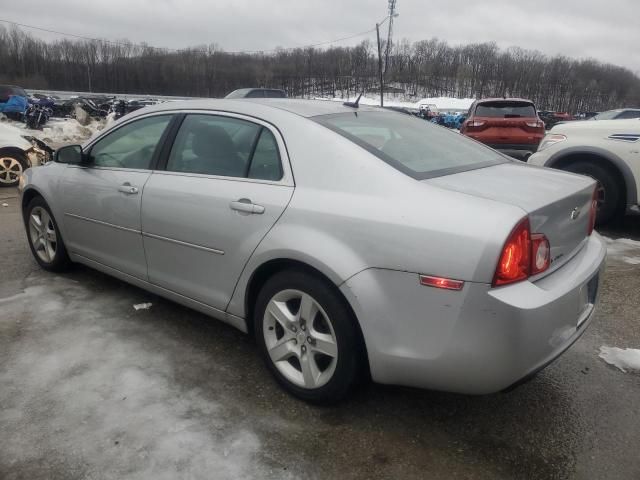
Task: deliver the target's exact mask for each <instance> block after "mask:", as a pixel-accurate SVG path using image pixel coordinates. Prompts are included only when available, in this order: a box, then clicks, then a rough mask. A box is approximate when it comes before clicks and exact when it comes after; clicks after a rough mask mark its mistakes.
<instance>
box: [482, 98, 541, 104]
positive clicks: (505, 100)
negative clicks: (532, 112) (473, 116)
mask: <svg viewBox="0 0 640 480" xmlns="http://www.w3.org/2000/svg"><path fill="white" fill-rule="evenodd" d="M485 102H526V103H533V102H532V101H531V100H529V99H526V98H483V99H481V100H477V103H485Z"/></svg>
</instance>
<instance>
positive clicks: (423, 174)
mask: <svg viewBox="0 0 640 480" xmlns="http://www.w3.org/2000/svg"><path fill="white" fill-rule="evenodd" d="M312 119H313V120H315V121H316V122H318V123H320V124H321V125H324V126H325V127H327V128H329V129H331V130H333V131H334V132H336V133H338V134H340V135H342V136H343V137H346V138H347V139H349V140H351V141H352V142H354V143H356V144H358V145H360V146H361V147H363V148H364V149H366V150H367V151H369V152H370V153H372V154H373V155H375V156H376V157H378V158H380V159H381V160H384V161H385V162H387V163H388V164H389V165H391V166H392V167H394V168H396V169H397V170H400V171H401V172H403V173H405V174H407V175H409V176H411V177H413V178H416V179H419V180H420V179H425V178H431V177H436V176H441V175H447V174H450V173H455V172H461V171H465V170H473V169H475V168H482V167H487V166H490V165H496V164H498V163H504V162H506V161H507V160H505V159H504V157H502V156H501V155H500V154H498V153H496V152H495V151H493V150H491V149H489V148H486V147H483V146H481V145H478V144H477V143H476V142H474V141H472V140H469V139H468V138H466V137H464V136H462V135H457V134H454V133H452V132H451V131H449V130H448V129H446V128H442V127H439V126H436V125H432V124H429V123H425V122H424V121H422V120H419V119H417V118H414V117H411V116H409V115H398V114H395V113H385V112H353V113H338V114H331V115H320V116H317V117H313V118H312Z"/></svg>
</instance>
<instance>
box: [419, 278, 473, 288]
mask: <svg viewBox="0 0 640 480" xmlns="http://www.w3.org/2000/svg"><path fill="white" fill-rule="evenodd" d="M420 285H424V286H425V287H435V288H444V289H445V290H462V287H463V286H464V282H463V281H462V280H451V279H450V278H442V277H430V276H428V275H420Z"/></svg>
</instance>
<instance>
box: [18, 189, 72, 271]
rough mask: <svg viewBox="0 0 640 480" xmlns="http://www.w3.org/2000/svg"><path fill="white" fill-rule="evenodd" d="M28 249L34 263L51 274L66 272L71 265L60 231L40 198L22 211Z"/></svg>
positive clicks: (35, 199) (34, 199)
mask: <svg viewBox="0 0 640 480" xmlns="http://www.w3.org/2000/svg"><path fill="white" fill-rule="evenodd" d="M24 224H25V230H26V232H27V241H28V242H29V248H30V249H31V253H32V254H33V257H34V258H35V259H36V262H38V264H39V265H40V266H41V267H42V268H44V269H45V270H49V271H52V272H62V271H64V270H67V269H68V267H69V265H70V264H71V260H70V259H69V255H68V253H67V249H66V247H65V245H64V242H63V241H62V235H61V234H60V229H59V228H58V224H57V223H56V220H55V218H54V217H53V214H52V213H51V209H50V208H49V206H48V205H47V202H45V201H44V199H43V198H42V197H35V198H33V199H32V200H31V201H30V202H29V205H27V208H26V209H25V210H24Z"/></svg>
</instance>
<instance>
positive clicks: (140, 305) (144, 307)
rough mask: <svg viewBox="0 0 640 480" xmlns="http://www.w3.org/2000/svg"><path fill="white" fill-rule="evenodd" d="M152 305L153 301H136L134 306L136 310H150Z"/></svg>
mask: <svg viewBox="0 0 640 480" xmlns="http://www.w3.org/2000/svg"><path fill="white" fill-rule="evenodd" d="M151 305H153V303H136V304H135V305H134V306H133V308H135V309H136V310H149V309H150V308H151Z"/></svg>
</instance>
